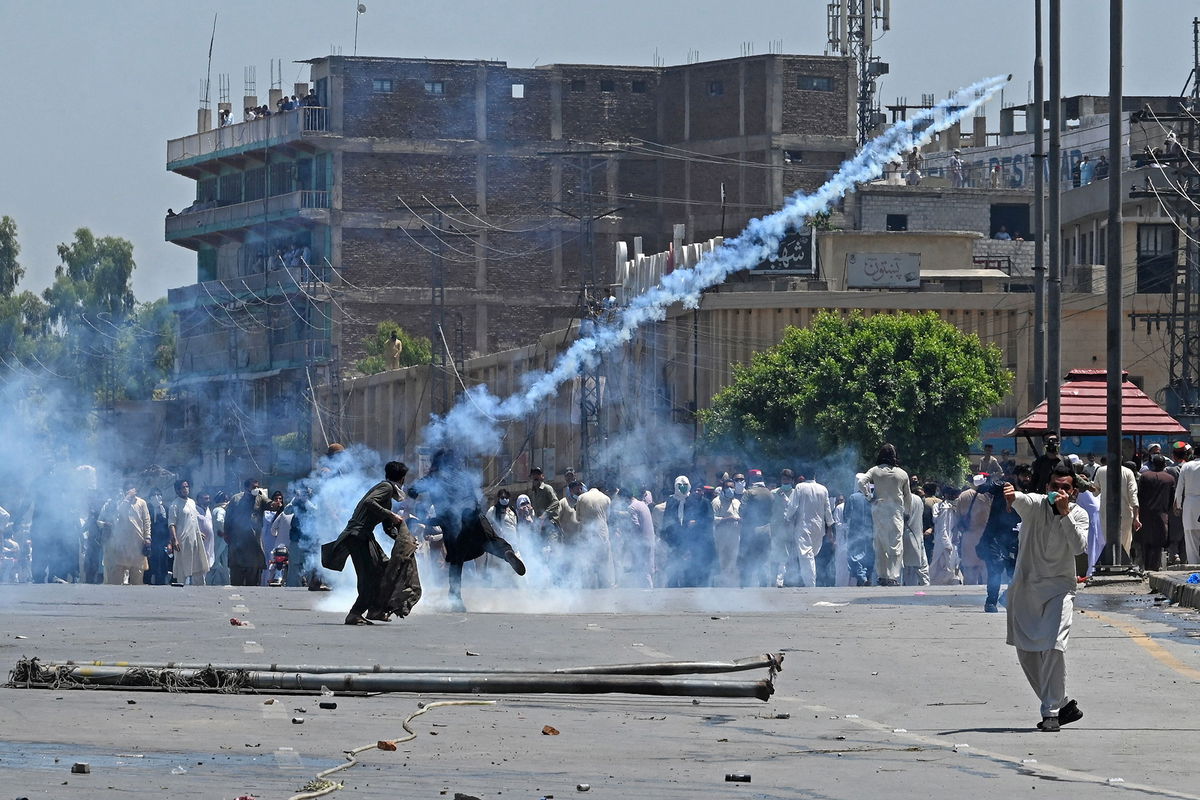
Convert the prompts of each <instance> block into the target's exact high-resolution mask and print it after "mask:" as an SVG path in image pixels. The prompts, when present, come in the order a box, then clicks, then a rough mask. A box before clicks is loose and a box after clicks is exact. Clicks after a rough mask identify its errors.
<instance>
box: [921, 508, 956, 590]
mask: <svg viewBox="0 0 1200 800" xmlns="http://www.w3.org/2000/svg"><path fill="white" fill-rule="evenodd" d="M956 522H958V514H957V513H956V512H955V510H954V504H953V503H951V502H949V501H947V500H942V501H941V502H939V503H938V504H937V505H936V506H934V507H933V561H931V562H930V564H929V582H930V583H932V584H933V585H934V586H957V585H958V584H960V583H962V573H960V572H959V571H958V549H957V548H955V546H954V525H955V523H956Z"/></svg>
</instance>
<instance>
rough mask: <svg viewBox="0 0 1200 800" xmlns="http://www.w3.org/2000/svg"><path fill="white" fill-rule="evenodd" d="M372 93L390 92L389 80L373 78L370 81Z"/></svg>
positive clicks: (390, 82)
mask: <svg viewBox="0 0 1200 800" xmlns="http://www.w3.org/2000/svg"><path fill="white" fill-rule="evenodd" d="M371 91H372V92H390V91H392V79H391V78H375V79H374V80H372V81H371Z"/></svg>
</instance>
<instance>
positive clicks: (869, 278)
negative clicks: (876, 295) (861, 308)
mask: <svg viewBox="0 0 1200 800" xmlns="http://www.w3.org/2000/svg"><path fill="white" fill-rule="evenodd" d="M846 285H847V286H848V287H849V288H851V289H919V288H920V287H921V254H920V253H847V254H846Z"/></svg>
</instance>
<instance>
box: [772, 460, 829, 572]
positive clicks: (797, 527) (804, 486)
mask: <svg viewBox="0 0 1200 800" xmlns="http://www.w3.org/2000/svg"><path fill="white" fill-rule="evenodd" d="M783 516H784V520H785V521H786V522H788V523H790V525H791V536H790V537H789V538H788V539H787V546H788V549H789V553H788V555H789V558H788V567H789V568H790V567H792V566H796V567H797V568H798V570H799V574H800V579H801V580H803V581H804V585H805V586H816V585H817V553H819V552H821V545H823V544H824V543H825V532H826V531H827V530H829V529H830V528H832V527H833V512H832V511H830V510H829V490H828V489H826V488H825V487H824V486H822V485H821V484H819V483H817V482H816V481H805V482H804V483H801V484H797V485H796V488H795V490H794V491H793V492H792V496H791V498H790V499H789V500H788V504H787V507H786V508H785V509H784V512H783Z"/></svg>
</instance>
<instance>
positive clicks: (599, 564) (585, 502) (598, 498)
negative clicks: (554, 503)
mask: <svg viewBox="0 0 1200 800" xmlns="http://www.w3.org/2000/svg"><path fill="white" fill-rule="evenodd" d="M611 508H612V500H611V499H610V498H609V496H608V495H606V494H605V493H604V486H602V485H601V484H600V482H599V481H597V482H596V484H595V485H594V486H592V487H591V488H590V489H587V490H585V491H584V492H583V493H582V494H580V495H579V499H578V500H577V501H576V503H575V516H576V517H577V518H578V520H579V526H580V528H581V529H582V533H583V543H582V546H583V550H582V555H583V558H582V563H580V565H579V566H580V578H581V579H582V585H583V587H584V588H585V589H612V588H614V587H615V586H616V585H617V573H616V562H615V560H614V558H613V543H612V537H611V535H610V532H609V529H608V514H609V511H610V509H611Z"/></svg>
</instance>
